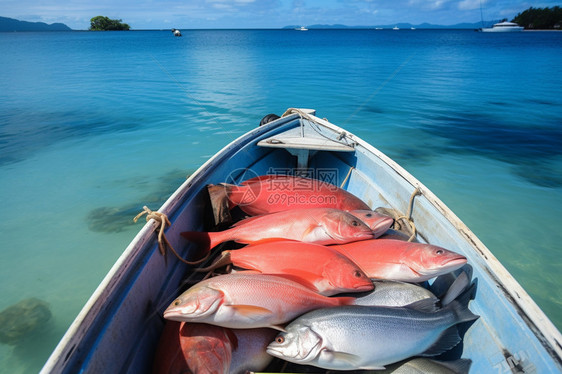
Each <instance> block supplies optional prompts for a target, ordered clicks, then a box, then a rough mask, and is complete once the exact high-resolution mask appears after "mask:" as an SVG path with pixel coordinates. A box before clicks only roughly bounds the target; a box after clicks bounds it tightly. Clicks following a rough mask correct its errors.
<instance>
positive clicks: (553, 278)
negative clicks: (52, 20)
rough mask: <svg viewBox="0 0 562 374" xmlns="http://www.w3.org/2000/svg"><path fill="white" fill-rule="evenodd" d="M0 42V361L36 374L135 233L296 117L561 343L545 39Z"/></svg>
mask: <svg viewBox="0 0 562 374" xmlns="http://www.w3.org/2000/svg"><path fill="white" fill-rule="evenodd" d="M183 35H184V36H183V37H181V38H175V37H173V36H172V34H171V32H169V31H146V32H103V33H91V32H63V33H2V34H0V50H1V51H2V53H1V54H0V76H1V79H0V196H1V197H2V202H3V219H2V220H1V221H0V237H1V239H2V250H1V251H0V285H1V286H0V310H3V309H4V308H7V307H8V306H10V305H13V304H16V303H18V302H19V301H20V300H22V299H27V298H31V297H35V298H39V299H41V300H44V301H45V302H47V303H49V305H50V310H51V312H52V318H51V319H50V321H49V322H48V323H47V324H46V325H44V326H42V327H41V328H40V329H39V330H37V331H36V332H35V333H34V334H32V335H30V336H27V337H26V338H23V339H22V340H21V341H20V342H19V343H18V344H16V345H7V344H0V372H10V373H34V372H37V371H38V370H39V369H40V367H41V366H42V365H43V363H44V361H45V360H46V359H47V357H48V355H49V354H50V352H51V351H52V349H53V348H54V346H55V345H56V343H57V342H58V340H59V339H60V338H61V336H62V335H63V334H64V332H65V331H66V329H67V328H68V326H69V325H70V323H71V322H72V320H73V319H74V317H75V316H76V314H77V313H78V312H79V311H80V309H81V307H82V306H83V304H84V303H85V302H86V301H87V299H88V297H89V295H90V294H91V293H92V292H93V291H94V289H95V288H96V287H97V285H98V284H99V282H100V281H101V280H102V278H103V277H104V275H105V274H106V273H107V271H108V270H109V269H110V267H111V266H112V264H113V263H114V261H115V260H116V259H117V258H118V256H119V255H120V254H121V252H122V251H123V250H124V249H125V247H126V246H127V244H128V243H129V242H130V241H131V239H132V238H133V237H134V235H135V233H136V232H137V231H138V229H139V228H140V226H141V225H142V222H141V223H138V224H133V223H132V221H131V220H132V217H134V216H135V215H136V213H138V212H140V211H141V210H142V206H143V205H148V206H149V207H151V208H152V209H157V208H158V207H159V206H160V204H161V203H162V202H163V201H164V200H165V199H166V197H167V195H169V194H170V193H171V192H172V191H173V190H175V189H176V188H177V186H179V184H180V183H181V182H182V181H183V180H184V179H185V177H186V176H187V175H188V174H189V173H190V172H192V171H193V170H195V169H196V168H197V167H198V166H199V165H201V164H202V163H203V162H204V161H205V160H207V159H208V158H209V157H210V156H211V155H213V154H214V153H215V152H216V151H218V150H219V149H220V148H222V147H223V146H224V145H225V144H226V143H228V142H230V141H231V140H233V139H235V138H236V137H237V136H239V135H240V134H242V133H244V132H246V131H248V130H250V129H251V128H253V127H255V126H257V124H258V123H259V120H260V119H261V118H262V117H263V116H264V115H265V114H267V113H271V112H273V113H277V114H281V113H282V112H284V110H285V109H286V108H288V107H301V108H315V109H316V110H317V113H318V115H319V116H320V117H326V118H328V119H329V120H330V121H332V122H333V123H335V124H338V125H340V126H342V127H346V128H348V129H349V130H350V131H351V132H353V133H355V134H356V135H358V136H360V137H362V138H363V139H365V140H367V141H369V142H371V143H372V144H373V145H375V146H376V147H378V148H379V149H381V150H382V151H383V152H385V153H386V154H388V155H389V156H390V157H392V158H394V159H395V160H396V161H398V162H399V163H400V164H401V165H402V166H404V167H405V168H406V169H407V170H409V171H410V172H411V173H412V174H413V175H414V176H416V177H417V178H418V179H420V180H421V181H422V183H424V184H425V185H427V186H428V187H429V188H430V189H431V190H432V191H433V192H435V193H436V194H437V195H438V196H439V197H440V198H441V199H442V200H443V201H444V202H445V203H446V204H447V205H448V206H449V207H450V208H451V209H452V210H453V211H454V212H455V213H456V214H457V215H458V216H459V217H460V218H461V219H462V220H463V221H464V222H465V223H466V224H467V225H468V226H469V227H470V228H471V229H472V230H473V231H474V232H475V233H476V235H477V236H478V237H479V238H480V239H481V240H482V241H483V242H484V243H485V244H486V245H487V246H488V248H489V249H490V250H491V251H492V252H493V253H494V254H495V255H496V256H497V257H498V258H499V260H500V261H501V262H502V263H503V264H504V265H505V266H506V268H507V269H508V270H509V271H510V272H511V273H512V274H513V275H514V276H515V278H516V279H517V280H518V281H519V282H520V283H521V284H522V286H523V287H524V288H525V289H526V290H527V291H528V292H529V293H530V294H531V296H532V297H533V298H534V300H535V301H536V302H537V303H538V304H539V306H540V307H541V308H542V309H543V310H544V311H545V313H546V314H547V315H548V316H549V317H550V318H551V319H552V321H553V322H554V323H555V324H556V326H558V328H562V308H561V307H562V289H561V288H560V287H559V285H560V283H561V280H562V277H561V276H560V270H561V269H562V260H561V258H562V246H561V244H560V243H562V230H560V222H559V218H560V213H562V95H561V94H560V87H562V65H560V60H561V57H562V33H557V32H525V33H516V34H505V35H500V34H484V33H476V32H473V31H441V30H440V31H431V30H415V31H411V30H401V31H386V30H382V31H378V30H377V31H375V30H310V31H308V32H294V31H292V30H251V31H250V30H236V31H233V30H230V31H225V30H221V31H218V30H200V31H184V32H183Z"/></svg>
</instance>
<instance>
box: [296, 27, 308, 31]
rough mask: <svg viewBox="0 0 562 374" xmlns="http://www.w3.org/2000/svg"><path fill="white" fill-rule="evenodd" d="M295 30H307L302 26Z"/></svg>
mask: <svg viewBox="0 0 562 374" xmlns="http://www.w3.org/2000/svg"><path fill="white" fill-rule="evenodd" d="M295 30H297V31H308V29H307V28H306V27H304V26H301V27H297V28H296V29H295Z"/></svg>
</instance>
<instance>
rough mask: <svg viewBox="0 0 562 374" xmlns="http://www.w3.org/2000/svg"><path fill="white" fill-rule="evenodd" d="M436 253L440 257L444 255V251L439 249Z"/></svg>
mask: <svg viewBox="0 0 562 374" xmlns="http://www.w3.org/2000/svg"><path fill="white" fill-rule="evenodd" d="M435 253H437V254H438V255H442V254H443V250H442V249H438V250H437V251H436V252H435Z"/></svg>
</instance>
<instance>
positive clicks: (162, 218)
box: [133, 205, 210, 265]
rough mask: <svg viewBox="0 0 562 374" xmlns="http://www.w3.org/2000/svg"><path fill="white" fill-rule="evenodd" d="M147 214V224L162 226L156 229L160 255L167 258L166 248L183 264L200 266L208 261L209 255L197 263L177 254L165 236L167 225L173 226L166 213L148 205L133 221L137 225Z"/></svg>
mask: <svg viewBox="0 0 562 374" xmlns="http://www.w3.org/2000/svg"><path fill="white" fill-rule="evenodd" d="M145 214H146V222H148V221H150V220H151V219H153V220H155V221H156V222H159V223H160V226H159V227H158V228H157V229H156V230H157V231H158V249H159V250H160V254H161V255H162V256H166V247H168V248H169V249H170V250H171V251H172V253H173V254H174V255H175V256H176V257H177V258H178V260H180V261H181V262H183V263H184V264H187V265H198V264H200V263H202V262H203V261H205V260H207V258H208V257H209V254H210V252H209V253H207V255H206V256H205V257H203V258H202V259H199V260H197V261H187V260H186V259H184V258H183V257H181V256H180V255H179V254H178V252H176V250H175V249H174V247H173V246H172V244H170V242H169V241H168V238H166V234H164V230H165V229H166V225H168V226H172V223H171V222H170V220H169V219H168V216H167V215H165V214H164V213H160V212H155V211H153V210H150V209H149V208H148V207H147V206H146V205H145V206H143V211H142V212H140V213H139V214H137V215H136V217H135V218H133V221H134V222H135V223H136V222H137V221H138V219H139V218H140V217H142V216H143V215H145Z"/></svg>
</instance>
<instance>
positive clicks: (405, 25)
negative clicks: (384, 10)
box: [283, 22, 482, 30]
mask: <svg viewBox="0 0 562 374" xmlns="http://www.w3.org/2000/svg"><path fill="white" fill-rule="evenodd" d="M300 26H301V25H290V26H284V27H283V29H296V28H299V27H300ZM306 27H307V28H308V29H350V30H351V29H378V28H381V29H392V28H394V27H398V28H399V29H411V28H415V29H477V28H479V27H482V24H481V23H480V22H475V23H457V24H454V25H434V24H431V23H422V24H418V25H414V24H411V23H403V22H399V23H393V24H389V25H373V26H347V25H339V24H336V25H325V24H324V25H323V24H317V25H308V26H306Z"/></svg>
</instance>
